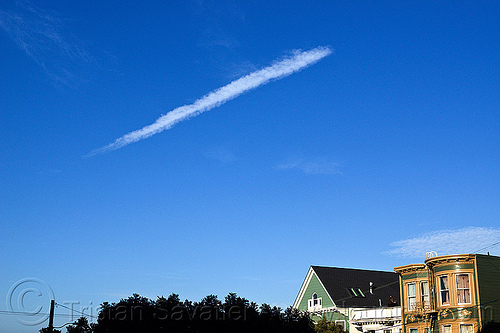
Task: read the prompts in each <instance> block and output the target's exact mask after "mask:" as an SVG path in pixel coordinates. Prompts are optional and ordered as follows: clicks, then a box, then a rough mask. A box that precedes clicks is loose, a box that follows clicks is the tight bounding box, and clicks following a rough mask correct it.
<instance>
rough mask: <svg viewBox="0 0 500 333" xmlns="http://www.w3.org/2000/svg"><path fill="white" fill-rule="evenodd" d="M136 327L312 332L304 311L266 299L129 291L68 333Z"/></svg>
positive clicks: (183, 332) (184, 332) (113, 332)
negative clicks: (150, 294)
mask: <svg viewBox="0 0 500 333" xmlns="http://www.w3.org/2000/svg"><path fill="white" fill-rule="evenodd" d="M69 329H71V330H72V331H69ZM89 329H90V331H89ZM135 332H138V333H139V332H140V333H149V332H151V333H163V332H176V333H177V332H179V333H195V332H196V333H198V332H203V333H212V332H213V333H215V332H217V333H226V332H227V333H229V332H231V333H232V332H239V333H240V332H241V333H250V332H259V333H267V332H269V333H271V332H272V333H281V332H283V333H299V332H301V333H314V328H313V324H312V321H311V319H310V318H309V316H308V315H307V314H304V313H301V312H299V311H297V310H294V309H292V308H291V307H289V308H287V309H285V310H284V311H283V310H282V309H281V308H279V307H276V306H271V305H269V304H262V305H261V306H258V305H257V303H255V302H250V301H249V300H248V299H246V298H243V297H239V296H238V295H237V294H236V293H230V294H228V295H227V296H226V297H225V298H224V302H222V301H221V300H219V299H218V298H217V296H216V295H208V296H206V297H204V298H202V299H201V301H199V302H192V301H189V300H185V301H183V302H182V301H181V300H180V299H179V295H177V294H171V295H170V296H168V297H167V298H165V297H164V296H161V297H158V298H157V299H156V301H152V300H150V299H148V298H145V297H142V296H139V295H138V294H133V295H132V296H131V297H129V298H126V299H125V298H124V299H121V300H120V301H119V302H117V303H111V304H110V303H107V302H105V303H103V304H101V307H100V311H99V315H98V319H97V323H96V324H94V325H88V322H86V321H83V320H82V321H81V322H80V321H77V322H76V323H75V324H74V325H72V326H71V328H69V327H68V333H135ZM44 333H45V332H44Z"/></svg>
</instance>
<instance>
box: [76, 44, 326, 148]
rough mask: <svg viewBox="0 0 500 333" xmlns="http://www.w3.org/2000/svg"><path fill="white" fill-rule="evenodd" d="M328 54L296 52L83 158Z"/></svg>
mask: <svg viewBox="0 0 500 333" xmlns="http://www.w3.org/2000/svg"><path fill="white" fill-rule="evenodd" d="M331 53H332V50H331V49H330V48H329V47H317V48H315V49H312V50H309V51H304V52H302V51H296V52H294V54H293V55H292V56H290V57H288V58H285V59H283V60H281V61H278V62H276V63H274V64H273V65H271V66H269V67H266V68H264V69H261V70H258V71H255V72H253V73H250V74H248V75H246V76H243V77H241V78H239V79H237V80H235V81H233V82H231V83H229V84H227V85H225V86H223V87H221V88H219V89H216V90H214V91H212V92H211V93H209V94H207V95H205V96H203V97H202V98H200V99H198V100H196V101H195V102H194V103H193V104H188V105H183V106H180V107H178V108H175V109H174V110H172V111H170V112H168V113H167V114H165V115H162V116H161V117H160V118H158V119H157V120H156V121H155V122H154V123H153V124H151V125H148V126H145V127H143V128H141V129H139V130H136V131H133V132H130V133H128V134H125V135H124V136H122V137H120V138H118V139H116V140H115V141H114V142H113V143H111V144H109V145H107V146H104V147H102V148H99V149H96V150H94V151H92V152H91V153H90V154H88V155H86V156H84V157H91V156H94V155H97V154H103V153H107V152H110V151H113V150H116V149H119V148H122V147H124V146H126V145H128V144H131V143H133V142H137V141H139V140H143V139H146V138H149V137H150V136H153V135H155V134H157V133H160V132H163V131H165V130H168V129H170V128H171V127H172V126H173V125H175V124H176V123H178V122H180V121H182V120H186V119H189V118H191V117H195V116H197V115H199V114H201V113H203V112H205V111H209V110H211V109H213V108H215V107H218V106H220V105H222V104H224V103H226V102H228V101H230V100H232V99H234V98H236V97H238V96H239V95H241V94H243V93H245V92H247V91H249V90H252V89H255V88H257V87H259V86H261V85H264V84H266V83H269V82H270V81H272V80H279V79H282V78H284V77H286V76H288V75H290V74H293V73H295V72H297V71H299V70H301V69H304V68H306V67H307V66H309V65H312V64H314V63H316V62H317V61H319V60H321V59H323V58H324V57H326V56H328V55H329V54H331Z"/></svg>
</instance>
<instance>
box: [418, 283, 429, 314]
mask: <svg viewBox="0 0 500 333" xmlns="http://www.w3.org/2000/svg"><path fill="white" fill-rule="evenodd" d="M424 283H425V284H427V294H424V288H422V285H423V284H424ZM419 287H420V302H421V303H422V308H423V309H427V308H428V307H430V304H431V303H430V302H431V297H430V290H429V281H428V280H422V281H420V283H419ZM425 297H427V300H425Z"/></svg>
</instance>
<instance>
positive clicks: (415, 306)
mask: <svg viewBox="0 0 500 333" xmlns="http://www.w3.org/2000/svg"><path fill="white" fill-rule="evenodd" d="M411 285H413V290H414V293H415V294H414V295H413V296H411V297H410V292H409V287H410V286H411ZM406 299H407V300H408V311H415V310H417V284H416V283H415V282H408V283H407V284H406ZM411 299H414V303H413V308H412V306H411Z"/></svg>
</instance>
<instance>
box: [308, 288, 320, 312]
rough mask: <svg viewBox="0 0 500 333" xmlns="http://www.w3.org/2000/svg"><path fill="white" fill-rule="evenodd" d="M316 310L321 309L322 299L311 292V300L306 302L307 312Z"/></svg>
mask: <svg viewBox="0 0 500 333" xmlns="http://www.w3.org/2000/svg"><path fill="white" fill-rule="evenodd" d="M314 296H316V297H314ZM315 303H316V304H315ZM317 308H323V297H318V293H317V292H313V294H312V296H311V298H309V299H308V300H307V310H308V311H311V310H315V309H317Z"/></svg>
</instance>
